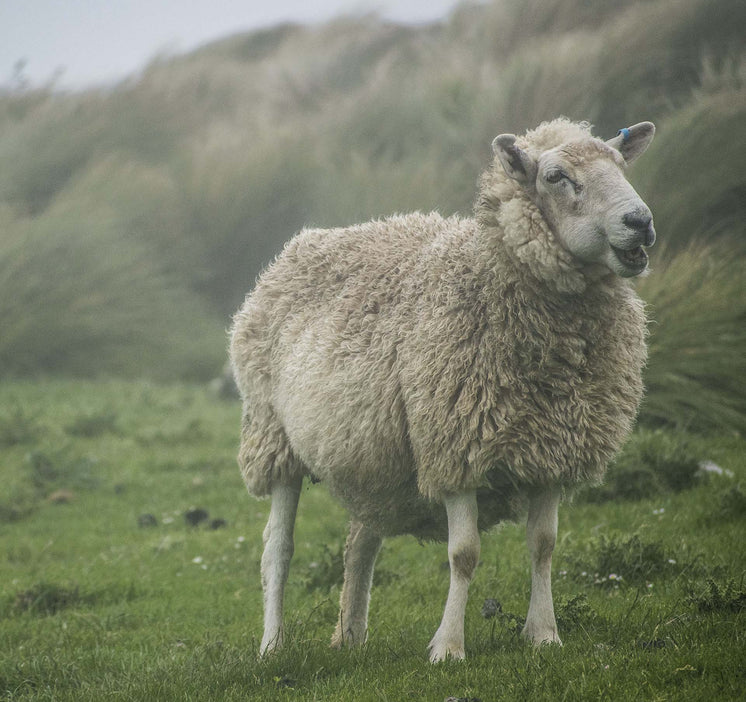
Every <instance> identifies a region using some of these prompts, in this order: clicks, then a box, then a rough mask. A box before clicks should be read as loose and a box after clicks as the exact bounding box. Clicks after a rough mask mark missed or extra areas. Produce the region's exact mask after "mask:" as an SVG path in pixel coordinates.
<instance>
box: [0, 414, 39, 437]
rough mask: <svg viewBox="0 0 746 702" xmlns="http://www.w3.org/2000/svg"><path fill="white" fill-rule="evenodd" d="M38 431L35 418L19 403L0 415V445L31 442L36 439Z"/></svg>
mask: <svg viewBox="0 0 746 702" xmlns="http://www.w3.org/2000/svg"><path fill="white" fill-rule="evenodd" d="M39 432H40V428H39V424H38V422H37V420H36V418H35V417H33V416H32V415H30V414H28V413H27V412H26V410H24V409H23V407H21V406H20V405H16V406H15V407H13V409H11V410H10V411H6V412H4V413H3V414H2V415H0V446H5V447H8V446H16V445H17V444H31V443H33V442H34V441H36V439H37V438H38V436H39Z"/></svg>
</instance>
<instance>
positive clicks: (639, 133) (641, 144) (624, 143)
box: [606, 122, 655, 163]
mask: <svg viewBox="0 0 746 702" xmlns="http://www.w3.org/2000/svg"><path fill="white" fill-rule="evenodd" d="M654 136H655V125H654V124H653V123H652V122H640V123H639V124H635V125H632V126H631V127H627V128H626V129H620V130H619V134H617V135H616V136H615V137H614V138H613V139H609V140H608V141H607V142H606V143H607V144H608V145H609V146H611V148H613V149H616V150H617V151H618V152H619V153H620V154H622V156H623V157H624V160H625V161H626V162H627V163H632V161H634V160H635V159H636V158H637V157H638V156H640V155H641V154H642V153H644V152H645V149H647V148H648V146H650V142H651V141H653V137H654Z"/></svg>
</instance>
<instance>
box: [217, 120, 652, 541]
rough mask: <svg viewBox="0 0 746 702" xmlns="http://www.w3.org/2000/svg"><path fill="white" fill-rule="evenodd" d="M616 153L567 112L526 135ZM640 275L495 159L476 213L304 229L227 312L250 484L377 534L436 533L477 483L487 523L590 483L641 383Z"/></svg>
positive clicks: (583, 151) (572, 148) (581, 150)
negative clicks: (618, 268)
mask: <svg viewBox="0 0 746 702" xmlns="http://www.w3.org/2000/svg"><path fill="white" fill-rule="evenodd" d="M518 144H519V145H520V146H521V147H522V148H523V149H525V150H527V151H528V152H529V153H531V154H532V155H534V156H538V155H539V154H540V153H541V152H542V151H544V150H546V149H549V148H553V147H555V146H558V145H560V144H565V145H567V146H566V150H567V152H568V153H570V154H575V155H576V156H577V158H578V159H583V158H586V159H587V158H604V157H607V158H618V154H616V152H614V154H611V153H610V152H612V151H613V150H611V149H609V147H607V146H606V145H605V144H604V142H603V141H601V140H599V139H596V138H594V137H592V136H591V134H590V129H589V127H588V125H586V124H576V123H572V122H569V121H567V120H564V119H560V120H555V121H553V122H549V123H545V124H542V125H541V126H540V127H538V128H537V129H536V130H534V131H531V132H528V133H527V134H526V135H525V136H524V137H521V138H519V140H518ZM645 326H646V323H645V315H644V309H643V305H642V303H641V301H640V300H639V298H638V297H637V296H636V294H635V293H634V291H633V289H632V287H631V285H630V283H629V281H628V280H627V279H623V278H620V277H617V276H616V275H614V274H612V273H611V272H610V271H608V270H607V269H605V268H601V267H599V266H584V265H583V264H581V263H579V262H578V261H576V260H575V259H574V258H573V257H572V256H571V254H570V253H569V252H567V251H566V250H565V249H564V248H562V246H561V245H560V244H559V243H558V242H557V240H556V238H555V237H554V235H553V234H552V232H551V231H550V230H549V228H548V226H547V225H546V222H545V220H544V219H543V217H542V215H541V214H540V212H539V211H538V209H537V208H536V206H535V205H534V204H533V203H532V202H531V201H530V200H529V199H528V197H527V196H526V194H525V192H524V191H523V189H522V188H521V187H520V186H519V185H518V184H517V183H516V182H515V181H513V180H511V179H510V178H508V177H507V175H506V174H505V173H504V171H503V169H502V167H501V166H500V164H499V163H498V162H497V160H495V163H494V164H493V165H492V167H491V168H490V169H488V171H487V172H486V173H485V174H484V175H483V176H482V178H481V181H480V190H479V195H478V198H477V204H476V217H475V218H468V219H467V218H459V217H451V218H447V219H446V218H443V217H441V216H440V215H438V214H436V213H431V214H420V213H414V214H410V215H404V216H394V217H391V218H388V219H385V220H382V221H374V222H368V223H365V224H360V225H357V226H354V227H349V228H344V229H332V230H320V229H308V230H304V231H302V232H301V233H299V234H298V235H297V236H296V237H294V238H293V239H292V240H291V241H289V242H288V244H287V245H286V247H285V249H284V251H283V252H282V253H281V254H280V256H279V257H278V258H277V259H276V260H275V261H274V263H273V264H272V265H271V266H269V268H268V269H267V270H266V271H265V272H264V273H263V274H262V276H261V277H260V278H259V281H258V283H257V285H256V288H255V290H254V291H253V292H252V293H251V294H250V295H249V296H248V297H247V299H246V301H245V303H244V305H243V307H242V308H241V310H240V311H239V312H238V313H237V315H236V316H235V319H234V326H233V330H232V340H231V359H232V364H233V368H234V373H235V377H236V381H237V384H238V387H239V389H240V391H241V394H242V396H243V398H244V411H243V419H242V431H241V448H240V453H239V464H240V466H241V469H242V472H243V476H244V479H245V481H246V484H247V486H248V488H249V491H250V492H251V493H252V494H254V495H255V496H258V497H261V496H266V495H268V494H269V493H270V490H271V486H272V484H273V483H275V482H276V481H285V482H287V481H288V480H289V479H290V478H291V477H292V476H294V475H298V474H311V475H313V476H315V477H316V478H319V479H321V480H322V481H324V482H326V483H328V484H329V487H330V490H331V491H332V493H333V494H335V495H336V496H337V497H339V498H340V499H341V500H342V501H343V503H344V504H345V505H346V506H347V507H348V509H349V510H350V512H351V514H352V515H353V517H355V518H356V519H358V520H359V521H361V522H362V523H364V524H366V525H367V526H369V527H370V528H372V529H374V530H376V531H378V532H379V533H381V534H384V535H390V534H397V533H413V534H415V535H417V536H420V537H425V538H444V537H445V535H446V533H447V531H446V525H445V516H444V510H443V509H442V506H441V505H440V504H439V503H438V502H437V501H438V500H439V499H440V498H442V497H443V496H444V495H447V494H450V493H454V492H456V491H459V490H463V489H468V488H477V489H478V501H479V519H480V522H479V526H480V529H484V528H487V527H489V526H491V525H492V524H494V523H495V522H497V521H499V520H501V519H504V518H513V517H515V516H516V515H517V510H518V509H519V507H520V503H521V497H522V496H523V495H525V493H526V491H527V490H530V489H531V488H532V487H536V486H545V485H549V484H561V485H563V486H566V487H571V486H572V485H574V484H577V483H580V482H585V481H598V480H599V479H600V478H601V477H602V475H603V472H604V469H605V467H606V464H607V462H608V461H609V459H610V458H611V457H612V456H613V455H614V453H615V452H616V451H617V450H618V449H619V447H620V445H621V444H622V442H623V441H624V440H625V438H626V436H627V435H628V433H629V431H630V429H631V426H632V423H633V420H634V417H635V415H636V412H637V408H638V405H639V402H640V400H641V397H642V392H643V386H642V379H641V373H642V368H643V366H644V363H645V358H646V348H645V336H646V331H645Z"/></svg>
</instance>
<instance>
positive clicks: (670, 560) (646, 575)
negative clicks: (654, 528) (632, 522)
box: [569, 534, 685, 588]
mask: <svg viewBox="0 0 746 702" xmlns="http://www.w3.org/2000/svg"><path fill="white" fill-rule="evenodd" d="M569 561H570V562H571V563H572V564H573V567H574V570H575V571H576V575H577V576H578V578H579V579H580V580H581V581H586V582H592V583H593V584H595V585H598V586H600V587H606V588H609V587H619V586H620V585H621V584H629V585H635V586H641V585H645V584H646V583H649V582H651V581H652V580H653V579H654V578H660V577H668V576H670V575H675V574H678V573H680V572H681V571H682V570H683V568H684V567H685V564H684V563H682V562H680V559H679V558H677V557H673V555H672V554H671V553H670V552H669V550H668V549H667V548H666V547H665V546H664V544H663V542H662V541H659V540H647V539H644V538H643V537H642V536H641V535H640V534H632V535H624V534H612V535H610V536H607V535H605V534H602V535H601V536H600V537H599V538H598V539H596V540H594V541H593V542H591V544H590V545H589V547H588V548H587V549H586V552H585V553H582V554H576V555H570V556H569Z"/></svg>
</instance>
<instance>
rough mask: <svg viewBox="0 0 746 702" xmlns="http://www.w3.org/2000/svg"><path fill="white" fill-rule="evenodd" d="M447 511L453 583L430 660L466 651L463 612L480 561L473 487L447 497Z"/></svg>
mask: <svg viewBox="0 0 746 702" xmlns="http://www.w3.org/2000/svg"><path fill="white" fill-rule="evenodd" d="M444 503H445V507H446V512H447V514H448V562H449V564H450V566H451V584H450V588H449V590H448V599H447V600H446V606H445V610H444V612H443V619H442V621H441V623H440V627H438V631H436V632H435V636H433V639H432V641H431V642H430V646H429V648H430V661H431V662H432V663H437V662H438V661H443V660H445V659H446V658H454V659H461V658H464V657H465V653H464V616H465V614H466V601H467V598H468V595H469V583H470V582H471V579H472V578H473V577H474V571H475V570H476V568H477V564H478V563H479V550H480V545H479V530H478V528H477V495H476V491H474V490H470V491H468V492H463V493H460V494H458V495H452V496H449V497H447V498H446V499H445V500H444Z"/></svg>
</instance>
